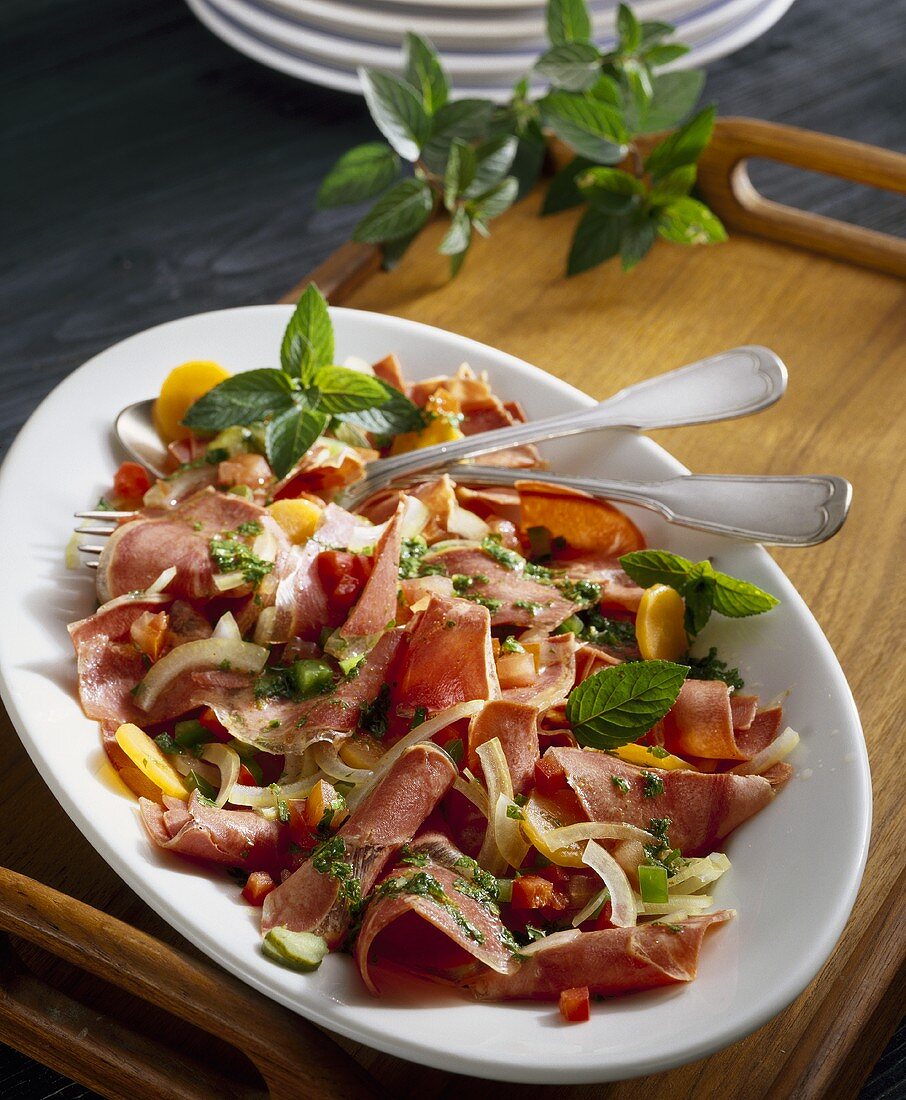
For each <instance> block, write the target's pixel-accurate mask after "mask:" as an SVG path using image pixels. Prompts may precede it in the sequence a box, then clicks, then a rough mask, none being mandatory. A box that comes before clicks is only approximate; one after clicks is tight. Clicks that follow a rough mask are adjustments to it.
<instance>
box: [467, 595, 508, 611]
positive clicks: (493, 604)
mask: <svg viewBox="0 0 906 1100" xmlns="http://www.w3.org/2000/svg"><path fill="white" fill-rule="evenodd" d="M466 599H468V600H471V601H472V603H477V604H481V606H482V607H486V608H487V609H488V611H490V612H491V614H492V615H493V614H494V612H495V611H499V610H500V609H501V607H503V600H492V599H490V598H489V597H488V596H467V597H466Z"/></svg>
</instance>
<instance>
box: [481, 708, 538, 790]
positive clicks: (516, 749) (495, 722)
mask: <svg viewBox="0 0 906 1100" xmlns="http://www.w3.org/2000/svg"><path fill="white" fill-rule="evenodd" d="M495 737H497V738H499V739H500V747H501V748H502V749H503V755H504V756H505V757H506V762H507V765H508V767H509V769H510V775H511V777H512V780H513V790H514V791H515V792H516V794H523V793H524V792H525V791H526V790H527V789H528V787H529V786H530V785H531V782H532V780H533V779H534V776H535V761H536V760H537V759H538V711H537V710H536V709H535V708H534V707H533V706H528V705H527V704H525V703H512V702H509V701H508V700H506V699H494V700H492V701H491V702H490V703H488V704H487V705H486V706H485V707H484V709H483V710H481V711H479V712H478V714H476V715H475V717H474V718H473V719H472V721H471V723H470V724H469V752H468V761H469V767H470V768H471V769H472V771H473V772H475V774H476V775H480V774H481V761H480V760H479V758H478V753H477V751H476V750H477V749H478V747H479V745H484V744H486V743H487V742H488V741H493V740H494V738H495Z"/></svg>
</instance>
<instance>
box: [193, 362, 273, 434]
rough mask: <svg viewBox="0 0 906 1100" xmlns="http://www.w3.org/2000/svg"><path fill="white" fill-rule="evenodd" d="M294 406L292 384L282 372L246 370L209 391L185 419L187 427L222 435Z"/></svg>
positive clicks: (264, 369) (268, 369)
mask: <svg viewBox="0 0 906 1100" xmlns="http://www.w3.org/2000/svg"><path fill="white" fill-rule="evenodd" d="M292 405H293V396H292V385H291V383H290V380H289V379H288V378H287V377H286V375H285V374H284V373H283V371H279V370H272V369H270V368H263V369H261V370H250V371H244V372H243V373H242V374H236V375H234V376H233V377H232V378H227V379H225V380H224V381H223V382H221V383H220V384H219V385H217V386H215V387H214V388H213V389H212V390H209V391H208V392H207V393H206V394H204V396H203V397H199V399H198V400H197V401H196V402H195V403H194V404H193V405H192V406H191V407H190V408H189V411H188V412H187V413H186V415H185V416H184V417H183V420H182V422H183V424H185V426H186V427H187V428H193V429H199V430H201V431H206V432H219V431H223V429H224V428H232V427H233V425H234V424H254V423H255V421H256V420H263V419H264V418H265V417H266V416H270V415H272V414H273V413H277V412H282V411H283V410H284V409H289V408H291V407H292Z"/></svg>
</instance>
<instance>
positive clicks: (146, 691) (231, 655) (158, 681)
mask: <svg viewBox="0 0 906 1100" xmlns="http://www.w3.org/2000/svg"><path fill="white" fill-rule="evenodd" d="M266 661H267V650H266V649H265V648H264V646H260V645H252V643H251V642H240V641H236V639H235V638H200V639H199V640H198V641H195V642H184V643H183V644H182V645H178V646H177V647H176V648H175V649H171V650H170V652H169V653H167V654H166V655H165V656H164V657H161V659H160V660H159V661H158V662H157V663H156V664H154V665H153V666H152V667H151V668H150V669H149V670H148V672H147V673H146V674H145V678H144V679H143V680H141V681H140V682H139V684H138V686H137V687H136V688H135V696H134V697H135V702H136V705H137V706H139V707H141V709H142V710H145V711H147V710H150V709H151V707H152V706H154V704H155V702H157V699H158V696H160V694H161V693H162V692H164V691H166V690H167V688H168V687H170V685H171V684H172V683H173V681H174V680H175V679H176V678H177V677H178V676H181V675H182V674H183V673H184V672H190V671H198V670H201V669H214V668H219V667H220V666H221V665H228V666H229V667H230V668H231V669H232V670H235V671H236V672H260V671H261V670H262V669H263V668H264V664H265V662H266Z"/></svg>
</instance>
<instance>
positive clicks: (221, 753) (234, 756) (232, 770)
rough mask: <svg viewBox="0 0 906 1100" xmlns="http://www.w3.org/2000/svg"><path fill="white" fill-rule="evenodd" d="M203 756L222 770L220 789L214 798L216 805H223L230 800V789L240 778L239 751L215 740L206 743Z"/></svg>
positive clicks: (240, 763)
mask: <svg viewBox="0 0 906 1100" xmlns="http://www.w3.org/2000/svg"><path fill="white" fill-rule="evenodd" d="M201 758H202V760H207V761H208V763H209V764H213V765H214V767H215V768H217V769H218V770H219V772H220V790H219V791H218V792H217V797H216V798H215V799H214V805H215V806H222V805H223V804H224V803H225V802H228V801H229V799H230V791H232V789H233V787H234V786H235V785H236V780H237V779H238V778H239V769H240V767H241V766H242V761H241V760H240V759H239V753H238V752H236V750H235V749H231V748H230V747H229V745H221V744H218V743H217V742H214V743H212V744H210V745H205V747H204V752H203V753H202V754H201Z"/></svg>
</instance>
